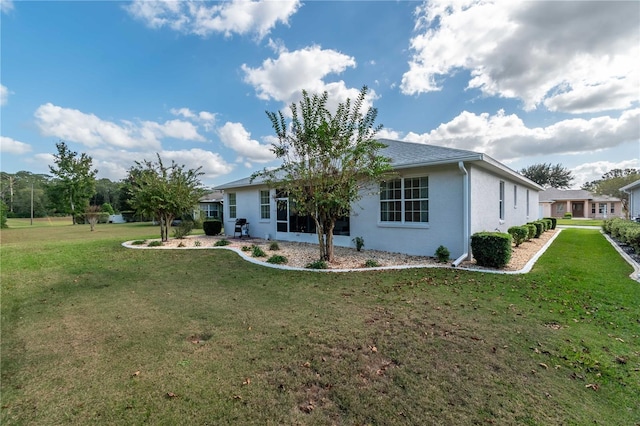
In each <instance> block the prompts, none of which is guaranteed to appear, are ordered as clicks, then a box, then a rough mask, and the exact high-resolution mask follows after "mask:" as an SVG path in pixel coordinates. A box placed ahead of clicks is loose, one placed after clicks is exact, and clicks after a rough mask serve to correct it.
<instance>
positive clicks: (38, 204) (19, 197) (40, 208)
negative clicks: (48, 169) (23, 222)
mask: <svg viewBox="0 0 640 426" xmlns="http://www.w3.org/2000/svg"><path fill="white" fill-rule="evenodd" d="M50 184H51V176H49V175H44V174H34V173H31V172H27V171H19V172H17V173H14V174H11V173H5V172H1V173H0V198H1V199H2V201H4V203H5V204H6V205H7V216H8V217H31V207H32V205H33V214H34V217H45V216H47V215H48V214H49V212H50V210H51V203H50V200H49V197H48V195H47V194H48V191H47V188H48V186H49V185H50ZM32 196H33V204H32Z"/></svg>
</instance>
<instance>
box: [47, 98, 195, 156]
mask: <svg viewBox="0 0 640 426" xmlns="http://www.w3.org/2000/svg"><path fill="white" fill-rule="evenodd" d="M34 115H35V117H36V124H37V125H38V127H39V128H40V131H41V133H42V134H43V135H45V136H55V137H58V138H60V139H64V140H69V141H74V142H79V143H81V144H83V145H85V146H88V147H92V148H94V147H98V146H100V145H108V146H112V147H116V148H127V149H136V148H146V149H159V148H160V140H161V139H163V138H167V137H168V138H175V139H182V140H193V141H204V140H205V138H204V137H203V136H202V135H200V134H199V133H198V129H197V127H196V126H195V125H194V124H193V123H190V122H187V121H182V120H168V121H166V122H164V123H156V122H153V121H142V122H138V123H134V122H132V121H127V120H122V121H121V123H119V124H117V123H114V122H112V121H107V120H103V119H101V118H99V117H98V116H96V115H94V114H87V113H84V112H82V111H79V110H77V109H71V108H63V107H60V106H57V105H53V104H51V103H47V104H44V105H41V106H40V107H38V109H37V110H36V112H35V114H34Z"/></svg>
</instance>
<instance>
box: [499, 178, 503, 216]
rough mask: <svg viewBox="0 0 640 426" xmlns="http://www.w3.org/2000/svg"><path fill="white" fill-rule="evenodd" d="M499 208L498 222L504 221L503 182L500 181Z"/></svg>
mask: <svg viewBox="0 0 640 426" xmlns="http://www.w3.org/2000/svg"><path fill="white" fill-rule="evenodd" d="M498 201H499V208H500V220H504V181H503V180H501V181H500V189H499V194H498Z"/></svg>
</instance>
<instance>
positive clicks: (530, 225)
mask: <svg viewBox="0 0 640 426" xmlns="http://www.w3.org/2000/svg"><path fill="white" fill-rule="evenodd" d="M524 226H526V227H527V229H528V230H529V235H527V239H526V240H527V241H529V240H530V239H532V238H534V237H535V236H536V232H537V229H538V228H537V227H536V226H535V225H534V224H533V223H527V224H525V225H524Z"/></svg>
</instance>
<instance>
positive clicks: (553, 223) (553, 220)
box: [545, 217, 558, 229]
mask: <svg viewBox="0 0 640 426" xmlns="http://www.w3.org/2000/svg"><path fill="white" fill-rule="evenodd" d="M545 219H548V220H550V221H551V228H550V229H556V225H557V224H558V219H556V218H555V217H545Z"/></svg>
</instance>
